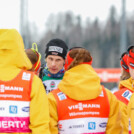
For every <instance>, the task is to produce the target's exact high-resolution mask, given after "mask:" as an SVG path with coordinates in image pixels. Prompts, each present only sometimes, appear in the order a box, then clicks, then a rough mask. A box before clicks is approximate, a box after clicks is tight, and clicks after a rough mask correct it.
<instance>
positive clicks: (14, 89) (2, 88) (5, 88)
mask: <svg viewBox="0 0 134 134" xmlns="http://www.w3.org/2000/svg"><path fill="white" fill-rule="evenodd" d="M6 90H8V91H9V90H10V91H21V92H22V91H23V87H16V86H5V85H4V84H3V85H0V92H1V93H4V92H5V91H6Z"/></svg>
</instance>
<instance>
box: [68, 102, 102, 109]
mask: <svg viewBox="0 0 134 134" xmlns="http://www.w3.org/2000/svg"><path fill="white" fill-rule="evenodd" d="M68 108H69V110H73V109H79V110H83V109H84V108H100V104H83V103H78V104H77V105H71V106H68Z"/></svg>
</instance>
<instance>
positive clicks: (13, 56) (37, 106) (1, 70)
mask: <svg viewBox="0 0 134 134" xmlns="http://www.w3.org/2000/svg"><path fill="white" fill-rule="evenodd" d="M31 68H32V64H31V62H30V60H29V59H28V57H27V55H26V54H25V51H24V44H23V40H22V37H21V36H20V34H19V33H18V32H17V31H16V30H15V29H0V80H2V81H10V80H12V79H13V78H15V77H16V76H17V75H18V74H19V72H20V71H21V70H22V69H24V70H29V69H31ZM29 127H30V129H31V130H32V133H12V134H50V132H49V108H48V99H47V95H46V93H45V89H44V86H43V84H42V81H41V80H40V78H38V77H37V76H36V75H34V77H33V82H32V89H31V102H30V125H29ZM1 134H9V133H1Z"/></svg>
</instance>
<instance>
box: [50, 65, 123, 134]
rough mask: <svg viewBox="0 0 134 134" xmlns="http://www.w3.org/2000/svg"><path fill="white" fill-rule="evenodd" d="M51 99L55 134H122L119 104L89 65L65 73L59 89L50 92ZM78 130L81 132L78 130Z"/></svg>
mask: <svg viewBox="0 0 134 134" xmlns="http://www.w3.org/2000/svg"><path fill="white" fill-rule="evenodd" d="M102 96H105V97H102ZM48 99H49V108H50V110H49V111H50V117H51V118H50V131H51V133H52V134H58V133H61V134H65V133H66V134H70V133H76V132H77V130H79V132H77V133H85V132H86V133H91V132H96V133H99V132H100V133H101V132H102V133H106V134H112V133H114V134H119V133H121V132H122V131H123V130H122V125H121V117H120V109H119V102H118V100H117V99H116V97H115V96H114V95H113V94H112V93H111V92H110V91H109V90H107V89H106V88H104V89H103V88H102V86H101V85H100V78H99V77H98V75H97V73H96V72H95V71H94V69H93V68H92V67H91V66H90V65H88V64H80V65H77V66H75V67H73V68H71V69H69V70H68V71H66V72H65V74H64V77H63V80H62V81H61V82H60V83H59V85H58V89H57V90H55V91H53V92H50V93H49V94H48ZM100 106H101V108H102V109H101V108H100ZM84 107H86V108H84ZM89 107H90V108H89ZM93 107H94V108H93ZM106 107H107V110H106ZM81 109H83V111H81ZM97 114H99V115H97ZM64 115H65V116H64ZM75 117H76V118H75ZM90 117H91V118H90ZM82 118H83V119H82ZM89 118H90V119H91V120H90V119H89ZM81 119H82V120H83V121H82V120H81ZM100 119H102V122H101V121H100ZM97 120H98V122H97ZM86 121H87V122H86ZM68 127H69V128H70V130H69V128H68ZM77 127H80V128H79V129H77V130H76V129H75V128H77ZM73 128H74V129H73ZM58 129H59V131H58ZM71 129H72V131H71ZM64 130H66V131H67V132H66V131H64ZM74 131H76V132H74Z"/></svg>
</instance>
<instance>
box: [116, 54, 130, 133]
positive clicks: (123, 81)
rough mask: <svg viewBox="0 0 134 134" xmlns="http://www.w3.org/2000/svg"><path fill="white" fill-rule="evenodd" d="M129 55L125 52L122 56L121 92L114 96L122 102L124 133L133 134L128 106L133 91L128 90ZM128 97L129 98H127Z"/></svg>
mask: <svg viewBox="0 0 134 134" xmlns="http://www.w3.org/2000/svg"><path fill="white" fill-rule="evenodd" d="M127 61H128V53H127V52H124V53H123V54H122V55H121V58H120V64H121V69H122V71H121V76H120V82H119V90H118V91H116V92H114V95H115V96H116V97H117V99H118V100H119V102H120V108H121V113H122V124H123V133H131V127H130V123H129V116H128V110H127V108H128V104H129V100H130V99H128V96H129V93H130V94H132V93H131V92H132V91H131V90H130V89H128V88H126V86H125V85H127V84H126V80H127V79H129V78H130V77H131V76H130V73H129V66H128V62H127ZM127 95H128V96H127Z"/></svg>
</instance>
